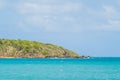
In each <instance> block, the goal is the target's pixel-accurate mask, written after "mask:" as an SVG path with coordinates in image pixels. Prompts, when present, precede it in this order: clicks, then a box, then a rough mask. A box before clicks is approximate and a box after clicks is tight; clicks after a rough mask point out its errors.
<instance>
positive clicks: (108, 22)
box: [0, 0, 120, 57]
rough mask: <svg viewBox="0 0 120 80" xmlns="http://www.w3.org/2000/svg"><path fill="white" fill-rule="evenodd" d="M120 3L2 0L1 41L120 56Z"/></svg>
mask: <svg viewBox="0 0 120 80" xmlns="http://www.w3.org/2000/svg"><path fill="white" fill-rule="evenodd" d="M119 34H120V0H0V38H8V39H27V40H36V41H41V42H45V43H52V44H56V45H60V46H63V47H65V48H67V49H71V50H73V51H75V52H77V53H79V54H81V55H90V56H116V57H117V56H120V37H119V36H120V35H119Z"/></svg>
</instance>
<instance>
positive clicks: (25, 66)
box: [0, 58, 120, 80]
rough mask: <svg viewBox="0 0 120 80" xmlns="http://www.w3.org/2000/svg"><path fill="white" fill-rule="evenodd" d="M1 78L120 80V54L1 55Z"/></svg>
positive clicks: (29, 79)
mask: <svg viewBox="0 0 120 80" xmlns="http://www.w3.org/2000/svg"><path fill="white" fill-rule="evenodd" d="M0 80H120V58H91V59H0Z"/></svg>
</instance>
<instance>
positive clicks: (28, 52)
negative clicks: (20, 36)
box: [0, 39, 81, 58]
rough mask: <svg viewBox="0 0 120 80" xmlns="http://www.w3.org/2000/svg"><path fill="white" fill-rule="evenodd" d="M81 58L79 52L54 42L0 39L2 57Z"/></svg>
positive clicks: (0, 56)
mask: <svg viewBox="0 0 120 80" xmlns="http://www.w3.org/2000/svg"><path fill="white" fill-rule="evenodd" d="M52 57H53V58H54V57H58V58H80V57H81V56H79V55H78V54H77V53H75V52H73V51H71V50H68V49H65V48H63V47H61V46H56V45H53V44H45V43H42V42H37V41H29V40H10V39H0V58H52Z"/></svg>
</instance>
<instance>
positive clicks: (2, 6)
mask: <svg viewBox="0 0 120 80" xmlns="http://www.w3.org/2000/svg"><path fill="white" fill-rule="evenodd" d="M4 7H5V1H3V0H0V9H3V8H4Z"/></svg>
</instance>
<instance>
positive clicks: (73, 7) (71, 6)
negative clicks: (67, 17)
mask: <svg viewBox="0 0 120 80" xmlns="http://www.w3.org/2000/svg"><path fill="white" fill-rule="evenodd" d="M17 10H18V11H19V12H20V13H30V14H41V13H45V14H53V13H56V14H61V13H66V12H73V11H80V10H81V4H78V3H63V4H40V3H31V2H24V3H20V4H18V6H17Z"/></svg>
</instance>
